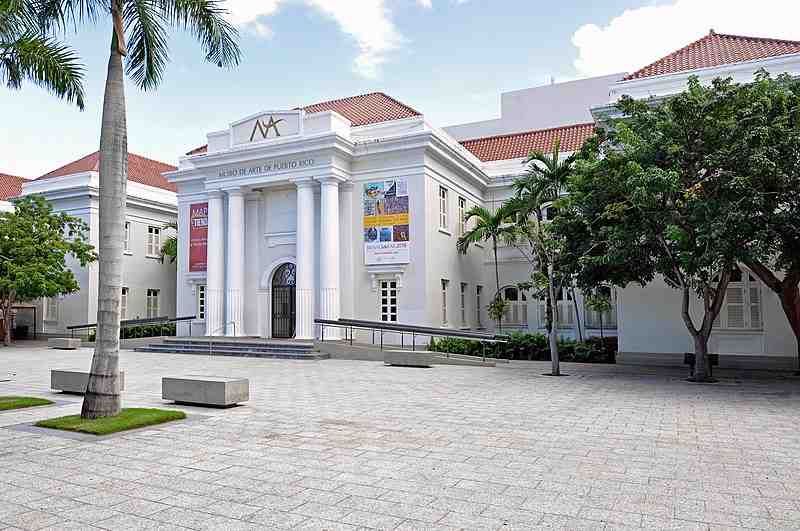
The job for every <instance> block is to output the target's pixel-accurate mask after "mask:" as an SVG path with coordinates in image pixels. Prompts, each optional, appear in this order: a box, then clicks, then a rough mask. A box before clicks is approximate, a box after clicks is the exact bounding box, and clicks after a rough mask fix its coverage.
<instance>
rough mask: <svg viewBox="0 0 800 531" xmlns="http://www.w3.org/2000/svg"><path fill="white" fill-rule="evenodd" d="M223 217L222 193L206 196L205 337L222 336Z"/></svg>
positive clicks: (212, 193) (223, 286) (223, 281)
mask: <svg viewBox="0 0 800 531" xmlns="http://www.w3.org/2000/svg"><path fill="white" fill-rule="evenodd" d="M224 248H225V216H224V211H223V203H222V192H220V191H212V192H209V194H208V257H207V259H206V264H207V265H206V335H207V336H208V335H215V336H218V335H223V333H224V331H223V329H222V325H223V323H224V322H225V300H224V296H225V294H224V288H225V255H224V254H223V252H222V250H223V249H224Z"/></svg>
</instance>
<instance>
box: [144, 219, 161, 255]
mask: <svg viewBox="0 0 800 531" xmlns="http://www.w3.org/2000/svg"><path fill="white" fill-rule="evenodd" d="M160 253H161V229H160V228H159V227H153V226H152V225H151V226H149V227H147V256H159V255H160Z"/></svg>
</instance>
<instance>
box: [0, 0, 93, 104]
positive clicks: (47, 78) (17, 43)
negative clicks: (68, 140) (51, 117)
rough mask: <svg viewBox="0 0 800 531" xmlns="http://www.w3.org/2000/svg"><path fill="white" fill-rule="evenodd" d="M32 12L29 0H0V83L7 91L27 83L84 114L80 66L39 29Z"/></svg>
mask: <svg viewBox="0 0 800 531" xmlns="http://www.w3.org/2000/svg"><path fill="white" fill-rule="evenodd" d="M35 8H36V3H35V2H32V1H30V0H0V81H2V82H3V83H5V85H6V86H7V87H8V88H10V89H19V88H20V87H21V86H22V83H23V82H24V81H26V80H27V81H30V82H32V83H34V84H36V85H39V86H40V87H42V88H44V89H45V90H47V91H49V92H51V93H53V94H55V95H56V96H58V97H60V98H63V99H65V100H67V101H69V102H70V103H72V102H75V104H76V105H77V106H78V108H79V109H81V110H83V108H84V101H83V98H84V93H83V83H82V82H83V66H81V64H80V63H79V62H78V57H77V55H76V54H75V52H73V51H72V50H71V49H70V48H69V47H67V46H65V45H63V44H61V43H59V42H58V41H57V40H55V39H54V38H53V37H52V36H50V35H47V33H46V31H44V30H43V29H42V27H41V25H40V21H39V18H38V17H39V14H38V13H37V11H36V9H35Z"/></svg>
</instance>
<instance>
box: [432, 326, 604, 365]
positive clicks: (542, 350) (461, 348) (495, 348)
mask: <svg viewBox="0 0 800 531" xmlns="http://www.w3.org/2000/svg"><path fill="white" fill-rule="evenodd" d="M616 339H617V338H615V337H612V338H605V340H603V341H601V340H600V338H598V337H591V338H588V339H587V340H586V341H575V340H574V339H560V340H559V341H558V355H559V359H560V360H561V361H575V362H583V363H614V361H615V358H616V351H617V341H616ZM428 348H429V350H432V351H434V352H449V353H451V354H466V355H469V356H483V345H482V344H481V342H480V341H476V340H471V339H461V338H455V337H444V338H441V339H431V342H430V344H429V345H428ZM486 357H487V358H502V359H513V360H540V361H545V360H550V347H549V343H548V340H547V336H545V335H544V334H529V333H524V332H512V333H511V334H509V339H508V341H507V342H505V343H487V344H486Z"/></svg>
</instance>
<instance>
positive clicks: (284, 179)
mask: <svg viewBox="0 0 800 531" xmlns="http://www.w3.org/2000/svg"><path fill="white" fill-rule="evenodd" d="M762 68H763V69H766V70H768V71H770V72H772V73H774V74H779V73H783V72H789V73H792V74H800V42H794V41H785V40H774V39H762V38H752V37H740V36H733V35H726V34H718V33H715V32H713V31H711V32H710V33H709V34H708V35H706V36H703V37H702V38H700V39H699V40H697V41H695V42H693V43H691V44H689V45H687V46H686V47H684V48H682V49H680V50H677V51H676V52H674V53H672V54H670V55H668V56H666V57H664V58H662V59H660V60H658V61H656V62H654V63H653V64H651V65H648V66H646V67H644V68H642V69H641V70H639V71H636V72H634V73H631V74H617V75H612V76H604V77H599V78H591V79H585V80H578V81H572V82H568V83H561V84H552V85H549V86H543V87H536V88H532V89H525V90H521V91H515V92H510V93H505V94H503V95H502V97H501V116H500V117H499V118H497V119H493V120H488V121H484V122H473V123H467V124H462V125H457V126H451V127H447V128H438V127H436V126H435V125H433V124H431V123H429V122H428V121H427V120H426V119H425V116H424V115H423V114H421V113H420V112H418V111H416V110H415V109H414V108H412V107H410V106H409V105H406V104H404V103H401V102H399V101H397V100H396V99H394V98H392V97H390V96H388V95H386V94H383V93H371V94H365V95H360V96H354V97H349V98H343V99H338V100H332V101H328V102H323V103H318V104H312V105H307V106H304V107H301V108H296V109H273V110H263V111H259V112H257V113H255V114H253V115H250V116H247V117H243V118H239V119H235V120H234V121H232V122H230V123H229V124H228V125H227V126H226V127H224V128H222V129H220V130H218V131H214V132H211V133H208V135H207V145H205V146H202V147H200V148H197V149H195V150H193V151H191V152H189V153H188V154H187V155H186V156H184V157H182V158H181V159H180V161H179V164H178V168H177V169H176V170H174V171H171V172H167V173H165V174H164V175H165V176H166V178H167V179H168V180H169V182H170V183H173V184H174V185H175V186H176V187H177V204H178V227H179V242H180V246H179V256H178V264H177V267H178V272H177V285H176V294H177V314H178V315H197V318H198V321H200V323H199V324H203V325H204V327H203V326H197V324H198V323H196V324H195V325H194V327H193V330H194V333H195V334H206V335H237V336H259V337H264V338H281V337H282V338H290V337H294V338H298V339H311V338H314V337H315V335H317V331H316V329H315V326H314V323H313V321H314V318H324V319H337V318H339V317H347V318H355V319H364V320H371V321H389V322H394V321H396V322H401V323H404V324H415V325H424V326H436V327H452V328H463V329H482V328H486V327H493V326H494V323H491V322H490V321H489V320H488V319H487V316H486V312H485V308H486V305H487V304H488V303H489V302H490V301H491V299H492V298H493V296H494V294H495V289H496V288H495V282H494V278H493V269H494V262H493V258H492V256H491V253H490V252H489V250H488V249H487V248H483V247H480V246H476V247H473V248H471V249H470V250H469V252H468V253H467V254H466V255H459V254H458V252H457V251H456V240H457V238H458V236H459V235H460V234H462V233H463V232H464V231H465V229H466V227H465V225H464V222H463V214H464V213H465V212H466V211H467V210H468V209H469V208H471V207H472V206H473V205H485V206H488V207H490V208H492V207H496V206H498V205H499V204H500V203H501V202H502V201H503V200H504V199H506V198H508V197H509V196H510V195H511V193H512V192H511V184H512V182H513V180H514V179H515V178H516V177H518V176H520V175H522V174H523V172H524V165H523V161H524V159H525V157H526V155H527V154H528V153H529V152H530V151H531V150H532V149H541V150H549V149H551V146H552V143H553V141H554V140H555V139H556V138H559V139H560V141H561V147H562V150H563V151H565V152H569V151H574V150H576V149H578V148H579V147H580V145H581V144H582V143H583V141H584V140H585V139H586V138H588V137H589V136H590V135H591V134H592V132H593V128H594V122H595V117H596V116H600V115H602V114H603V112H605V111H607V110H608V109H610V107H611V106H612V105H613V103H614V102H615V101H616V100H617V99H618V98H619V97H620V96H621V95H623V94H629V95H632V96H634V97H637V98H644V97H651V96H655V97H658V96H664V95H668V94H671V93H675V92H677V91H680V90H682V89H683V88H684V87H685V85H686V82H687V79H688V77H689V76H690V75H696V76H699V78H700V79H701V80H702V81H704V82H707V81H710V80H711V79H713V78H715V77H720V76H722V77H727V76H732V77H733V78H734V79H735V80H736V81H747V80H750V79H752V77H753V75H754V74H755V72H756V71H758V70H759V69H762ZM498 263H499V266H500V272H501V277H502V284H503V288H502V289H501V293H502V295H503V296H504V297H505V298H506V299H507V300H509V302H511V307H510V309H509V312H508V314H507V316H506V319H505V320H504V329H506V330H507V329H513V328H517V329H527V330H531V331H535V330H540V329H542V328H543V322H542V319H541V317H542V311H541V308H542V304H543V303H542V301H537V300H530V299H529V296H528V295H527V294H526V293H524V292H521V291H519V290H518V289H517V288H516V287H515V286H516V285H517V283H518V282H520V281H524V280H526V279H528V278H529V275H530V264H529V262H528V261H527V260H526V259H524V257H523V256H521V254H520V252H519V251H518V250H517V249H515V248H513V247H505V248H502V249H501V252H500V257H499V260H498ZM610 291H611V293H612V295H613V299H614V302H615V308H614V309H613V310H612V311H610V312H607V313H606V314H605V315H602V316H601V315H597V314H593V313H592V312H589V311H587V310H586V309H585V307H584V305H583V299H582V297H581V295H580V293H571V292H569V291H567V290H565V291H564V292H563V293H562V294H561V295H560V299H559V301H558V304H559V308H560V309H561V311H560V317H559V322H558V326H559V328H560V330H561V333H562V335H564V336H570V337H576V336H578V335H583V336H586V335H596V334H598V333H599V330H598V328H599V326H600V323H601V322H604V326H605V327H606V328H607V329H608V330H606V331H605V333H607V334H611V335H617V336H618V340H619V350H620V353H621V356H622V357H623V358H624V357H626V356H628V357H634V356H636V355H662V356H663V355H667V356H673V355H675V354H681V353H683V352H686V351H690V350H691V343H690V339H689V336H688V334H687V332H686V331H685V329H684V325H683V323H682V321H681V319H680V312H679V304H680V301H679V295H678V293H677V292H675V291H673V290H671V289H670V288H668V287H667V286H666V285H665V284H664V283H663V282H660V281H656V282H654V283H653V284H651V285H649V286H647V287H646V288H639V287H627V288H625V289H615V290H610ZM203 328H204V329H203ZM330 337H331V335H330V332H329V331H326V339H329V338H330ZM711 350H712V351H713V352H719V353H722V354H738V355H740V356H741V358H742V359H745V358H748V357H753V356H755V357H760V358H766V357H769V358H776V359H778V360H779V361H780V360H783V361H785V362H786V363H787V364H791V360H792V356H794V355H795V346H794V337H793V335H792V333H791V330H790V328H789V326H788V323H787V322H786V319H785V317H784V316H783V314H782V311H781V308H780V304H779V303H778V300H777V298H776V297H775V296H774V295H773V294H772V293H771V292H769V290H766V289H764V288H763V287H762V286H761V285H760V284H759V282H758V281H757V280H756V279H755V277H754V275H752V274H750V273H749V272H748V271H746V270H745V269H744V268H742V269H741V275H739V276H737V278H736V279H735V282H734V283H733V284H732V285H731V287H730V288H729V291H728V297H727V299H726V304H725V307H724V308H723V313H722V315H721V317H720V320H719V322H718V326H717V328H716V329H715V331H714V334H713V337H712V345H711Z"/></svg>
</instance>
